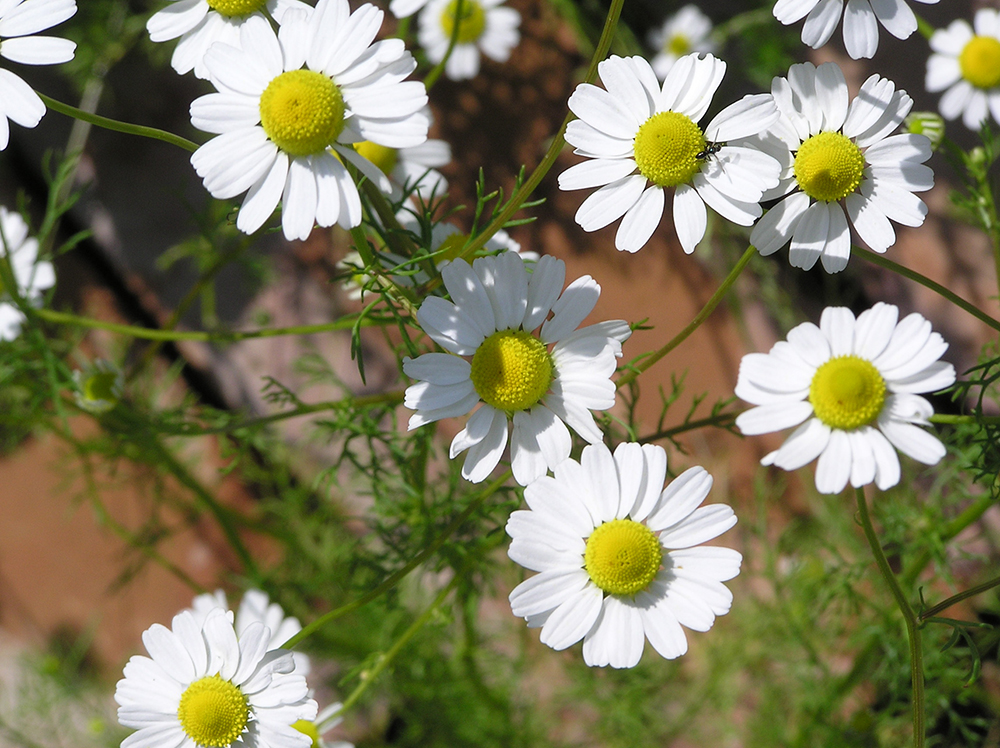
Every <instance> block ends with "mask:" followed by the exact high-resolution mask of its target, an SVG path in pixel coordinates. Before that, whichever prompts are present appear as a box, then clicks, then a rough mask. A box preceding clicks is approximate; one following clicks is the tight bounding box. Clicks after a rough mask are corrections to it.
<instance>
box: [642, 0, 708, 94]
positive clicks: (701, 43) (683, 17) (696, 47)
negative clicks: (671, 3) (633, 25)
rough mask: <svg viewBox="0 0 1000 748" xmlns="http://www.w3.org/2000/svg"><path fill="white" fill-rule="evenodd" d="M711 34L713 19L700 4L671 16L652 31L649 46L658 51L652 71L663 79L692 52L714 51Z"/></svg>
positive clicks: (682, 9) (653, 61)
mask: <svg viewBox="0 0 1000 748" xmlns="http://www.w3.org/2000/svg"><path fill="white" fill-rule="evenodd" d="M711 33H712V20H711V19H710V18H709V17H708V16H706V15H705V14H704V13H702V12H701V11H700V10H699V9H698V6H697V5H685V6H684V7H683V8H681V9H680V10H679V11H677V12H676V13H674V14H673V15H672V16H670V17H669V18H668V19H667V20H666V21H664V23H663V25H662V26H661V27H659V28H657V29H653V30H652V31H650V32H649V44H650V46H652V47H653V49H656V50H658V52H657V53H656V56H655V57H653V60H652V62H651V63H650V65H652V68H653V72H654V73H656V77H657V78H659V79H660V80H663V79H664V78H666V77H667V73H668V72H670V68H672V67H673V66H674V63H675V62H677V60H678V58H680V57H683V56H684V55H686V54H689V53H691V52H714V51H715V47H716V45H715V42H713V41H712V40H711V39H709V38H708V35H709V34H711Z"/></svg>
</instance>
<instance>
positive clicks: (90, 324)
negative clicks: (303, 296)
mask: <svg viewBox="0 0 1000 748" xmlns="http://www.w3.org/2000/svg"><path fill="white" fill-rule="evenodd" d="M34 314H35V315H36V316H37V317H39V318H41V319H44V320H45V321H47V322H55V323H57V324H62V325H73V326H74V327H84V328H88V329H92V330H107V331H108V332H116V333H119V334H121V335H130V336H132V337H133V338H140V339H142V340H196V341H200V342H203V343H212V342H215V343H234V342H237V341H240V340H250V339H254V338H277V337H281V336H284V335H313V334H315V333H320V332H332V331H334V330H349V329H351V328H352V327H353V326H354V325H355V324H357V315H356V314H348V315H345V316H343V317H341V318H340V319H336V320H334V321H333V322H324V323H321V324H317V325H296V326H294V327H272V328H268V329H263V330H243V331H239V330H228V331H227V330H215V331H208V330H154V329H151V328H148V327H136V326H135V325H123V324H119V323H117V322H105V321H104V320H100V319H92V318H90V317H81V316H79V315H76V314H69V313H67V312H57V311H55V310H54V309H35V310H34ZM392 321H394V320H392V319H388V318H382V317H372V316H370V315H369V316H367V317H365V318H364V319H363V320H362V321H361V325H362V327H370V326H377V325H379V324H381V323H383V322H392Z"/></svg>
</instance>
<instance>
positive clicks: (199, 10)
mask: <svg viewBox="0 0 1000 748" xmlns="http://www.w3.org/2000/svg"><path fill="white" fill-rule="evenodd" d="M170 3H171V4H170V5H168V6H167V7H166V8H164V9H163V10H161V11H159V12H157V13H154V14H153V15H152V16H150V19H149V20H148V21H147V22H146V30H147V31H148V32H149V38H150V40H151V41H154V42H168V41H170V40H171V39H176V38H178V37H180V41H179V42H177V47H176V48H175V49H174V54H173V56H172V57H171V58H170V66H171V67H172V68H173V69H174V70H176V71H177V72H178V73H180V74H181V75H184V74H185V73H190V72H191V71H192V70H193V71H194V74H195V76H197V77H198V78H202V79H208V68H207V67H206V66H205V54H206V53H207V52H208V50H209V48H210V47H211V46H212V45H213V44H215V42H222V43H223V44H232V45H233V46H234V47H237V46H239V43H240V26H242V25H243V23H244V22H245V21H246V20H247V19H248V18H252V17H257V18H264V17H265V16H264V12H265V11H266V12H267V13H268V14H269V15H270V16H271V18H273V19H274V20H275V21H277V22H278V23H279V24H280V23H282V22H284V20H285V14H286V13H288V11H290V10H305V11H308V10H310V6H308V5H306V4H305V3H301V2H299V0H170Z"/></svg>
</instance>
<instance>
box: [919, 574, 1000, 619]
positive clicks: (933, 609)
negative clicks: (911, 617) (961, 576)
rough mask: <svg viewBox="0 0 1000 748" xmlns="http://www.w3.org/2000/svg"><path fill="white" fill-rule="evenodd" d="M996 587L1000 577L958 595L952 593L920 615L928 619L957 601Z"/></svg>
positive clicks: (999, 583)
mask: <svg viewBox="0 0 1000 748" xmlns="http://www.w3.org/2000/svg"><path fill="white" fill-rule="evenodd" d="M994 587H1000V577H993V579H990V580H989V581H987V582H983V583H982V584H977V585H976V586H975V587H970V588H969V589H967V590H965V591H964V592H959V593H958V594H956V595H952V596H951V597H949V598H948V599H947V600H942V601H941V602H939V603H938V604H937V605H934V606H932V607H930V608H928V609H927V610H925V611H923V612H922V613H921V614H920V615H919V616H918V617H919V618H920V620H921V621H926V620H928V619H930V618H932V617H934V616H936V615H937V614H938V613H940V612H941V611H943V610H948V608H950V607H951V606H952V605H954V604H955V603H960V602H962V601H963V600H968V599H969V598H970V597H975V596H976V595H981V594H982V593H984V592H986V591H988V590H991V589H993V588H994Z"/></svg>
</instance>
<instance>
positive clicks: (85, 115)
mask: <svg viewBox="0 0 1000 748" xmlns="http://www.w3.org/2000/svg"><path fill="white" fill-rule="evenodd" d="M36 93H38V96H39V98H41V100H42V101H43V102H45V106H47V107H48V108H49V109H52V110H53V111H56V112H59V113H60V114H65V115H66V116H67V117H72V118H73V119H78V120H83V121H84V122H89V123H90V124H92V125H97V126H98V127H103V128H104V129H105V130H114V131H115V132H123V133H126V134H128V135H138V136H139V137H141V138H152V139H153V140H162V141H163V142H164V143H170V145H175V146H177V147H178V148H183V149H184V150H185V151H190V152H192V153H193V152H194V151H196V150H198V149H199V148H200V147H201V146H199V145H198V144H197V143H195V142H193V141H190V140H188V139H187V138H182V137H181V136H180V135H174V134H173V133H172V132H167V131H166V130H159V129H157V128H155V127H146V126H145V125H133V124H131V123H129V122H119V121H118V120H116V119H110V118H109V117H102V116H101V115H99V114H91V113H90V112H85V111H84V110H82V109H78V108H76V107H75V106H70V105H69V104H64V103H62V102H61V101H57V100H56V99H53V98H52V97H50V96H46V95H45V94H43V93H41V92H40V91H38V92H36Z"/></svg>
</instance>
